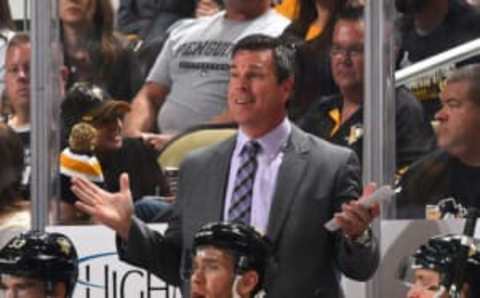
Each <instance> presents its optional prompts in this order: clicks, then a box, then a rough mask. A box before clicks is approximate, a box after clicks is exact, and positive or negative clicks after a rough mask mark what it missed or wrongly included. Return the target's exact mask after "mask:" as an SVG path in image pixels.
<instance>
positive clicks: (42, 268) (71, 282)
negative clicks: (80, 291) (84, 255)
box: [0, 231, 78, 297]
mask: <svg viewBox="0 0 480 298" xmlns="http://www.w3.org/2000/svg"><path fill="white" fill-rule="evenodd" d="M0 274H8V275H13V276H19V277H28V278H35V279H38V280H42V281H45V282H46V283H47V291H48V290H49V285H50V287H51V288H50V290H51V289H52V288H53V285H54V283H56V282H64V283H65V285H66V288H67V296H68V297H70V296H71V294H72V293H73V289H74V287H75V283H76V282H77V278H78V256H77V251H76V249H75V246H74V245H73V243H72V241H71V240H70V239H69V238H68V237H67V236H65V235H63V234H60V233H46V232H39V231H28V232H25V233H22V234H20V235H18V236H15V237H14V238H12V239H11V240H10V241H9V242H8V243H7V245H5V246H4V247H3V248H2V249H1V250H0Z"/></svg>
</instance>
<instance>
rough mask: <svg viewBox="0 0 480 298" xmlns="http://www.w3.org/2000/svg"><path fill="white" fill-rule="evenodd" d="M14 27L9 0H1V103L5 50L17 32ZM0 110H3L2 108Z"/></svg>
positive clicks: (0, 97)
mask: <svg viewBox="0 0 480 298" xmlns="http://www.w3.org/2000/svg"><path fill="white" fill-rule="evenodd" d="M14 28H15V26H14V24H13V21H12V15H11V14H10V6H9V4H8V0H0V103H2V95H3V89H4V88H5V83H4V75H5V66H4V63H5V51H6V49H7V43H8V41H9V40H10V39H11V38H12V37H13V35H14V34H15V33H14V31H13V30H14ZM0 112H2V110H1V108H0Z"/></svg>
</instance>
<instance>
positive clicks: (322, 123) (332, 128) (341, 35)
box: [301, 8, 431, 171]
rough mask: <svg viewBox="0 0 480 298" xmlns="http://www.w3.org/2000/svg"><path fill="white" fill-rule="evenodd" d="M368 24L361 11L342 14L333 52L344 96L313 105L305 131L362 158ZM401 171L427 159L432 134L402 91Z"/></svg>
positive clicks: (399, 111) (333, 66)
mask: <svg viewBox="0 0 480 298" xmlns="http://www.w3.org/2000/svg"><path fill="white" fill-rule="evenodd" d="M363 44H364V21H363V11H362V9H361V8H357V9H350V10H346V11H345V12H343V13H342V14H341V15H340V16H339V18H338V20H337V22H336V24H335V28H334V32H333V38H332V48H331V50H330V56H331V69H332V73H333V78H334V80H335V83H336V84H337V86H338V88H339V89H340V94H339V95H334V96H330V97H321V98H319V99H317V100H316V101H314V102H313V103H312V105H311V107H310V108H309V111H308V112H307V113H306V115H305V116H304V118H303V120H302V121H301V127H302V128H303V129H304V130H305V131H307V132H310V133H312V134H314V135H317V136H319V137H321V138H324V139H326V140H328V141H331V142H333V143H335V144H338V145H342V146H346V147H350V148H351V149H353V150H354V151H355V152H356V153H357V155H358V156H359V158H360V159H361V158H362V143H363V142H362V140H363V101H364V98H363V80H364V78H363V70H364V55H363ZM395 104H396V124H397V138H396V140H397V152H398V153H397V169H398V170H399V171H401V169H402V168H405V167H406V166H408V165H409V164H410V163H412V162H413V161H415V160H417V159H418V158H420V157H421V156H422V155H423V154H426V153H427V152H428V150H429V149H430V147H431V146H430V145H431V134H429V129H428V124H427V122H426V121H425V119H424V117H423V111H422V108H421V106H420V104H419V103H418V102H417V101H416V99H415V98H414V97H413V96H412V95H411V94H410V93H408V91H407V90H405V89H398V90H397V96H396V99H395Z"/></svg>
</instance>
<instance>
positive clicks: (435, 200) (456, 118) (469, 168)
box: [397, 64, 480, 219]
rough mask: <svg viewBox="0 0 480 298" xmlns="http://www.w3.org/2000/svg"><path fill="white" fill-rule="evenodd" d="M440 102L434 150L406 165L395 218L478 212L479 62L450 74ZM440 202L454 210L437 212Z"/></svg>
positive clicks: (479, 161)
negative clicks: (465, 211) (473, 209)
mask: <svg viewBox="0 0 480 298" xmlns="http://www.w3.org/2000/svg"><path fill="white" fill-rule="evenodd" d="M440 99H441V103H442V108H441V109H440V111H438V113H437V114H436V115H435V118H436V120H437V121H438V122H439V124H438V128H437V141H438V146H439V149H438V150H437V151H435V152H433V153H431V154H429V155H428V156H426V157H425V158H424V159H422V160H421V161H419V162H418V163H416V164H414V165H412V167H411V168H410V169H409V171H408V172H407V173H406V174H405V176H404V177H403V178H402V180H401V182H400V184H401V186H402V192H401V193H400V194H399V198H398V200H397V207H398V210H397V217H399V218H423V217H425V216H426V214H428V216H426V217H427V218H432V219H438V218H442V217H445V215H447V214H452V215H454V216H459V215H461V213H462V212H461V210H463V209H464V208H468V207H476V208H480V184H479V183H478V181H480V142H479V140H478V138H479V137H480V64H472V65H468V66H464V67H462V68H459V69H457V70H455V71H453V72H452V73H451V74H450V76H449V77H448V79H447V81H446V86H445V89H444V90H443V91H442V93H441V94H440ZM446 200H449V201H452V200H453V202H454V204H453V205H454V206H456V209H457V210H455V211H453V212H452V210H448V212H447V213H445V212H442V211H443V210H442V208H440V207H441V206H443V205H444V203H445V201H446ZM450 209H451V208H450ZM427 211H428V212H427ZM459 211H460V212H459Z"/></svg>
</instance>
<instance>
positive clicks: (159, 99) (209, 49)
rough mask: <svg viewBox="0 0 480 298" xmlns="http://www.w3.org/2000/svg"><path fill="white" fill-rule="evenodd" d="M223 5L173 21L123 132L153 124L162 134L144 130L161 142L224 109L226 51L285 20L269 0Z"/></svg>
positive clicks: (280, 28) (236, 0) (279, 27)
mask: <svg viewBox="0 0 480 298" xmlns="http://www.w3.org/2000/svg"><path fill="white" fill-rule="evenodd" d="M225 5H226V6H225V10H224V11H221V12H219V13H217V14H215V15H213V16H211V17H205V18H199V19H195V20H187V21H184V22H181V23H177V25H176V27H175V28H173V29H172V30H171V33H170V36H169V38H168V40H167V41H166V44H165V46H164V48H163V49H162V52H161V53H160V55H159V56H158V58H157V61H156V63H155V65H154V66H153V68H152V70H151V72H150V75H149V76H148V78H147V80H146V83H145V84H144V86H143V88H142V89H141V90H140V92H139V93H138V94H137V96H136V97H135V99H134V101H133V104H132V112H130V113H129V114H128V115H127V117H126V123H125V133H126V134H127V135H131V136H132V135H133V136H140V135H141V133H142V132H151V131H154V130H155V129H156V128H155V119H157V122H158V127H157V128H158V129H159V131H160V132H161V133H162V135H153V134H143V136H144V138H145V139H146V140H147V141H148V142H150V143H154V144H156V145H157V147H160V146H161V144H162V143H164V142H165V141H166V140H168V139H170V138H171V135H172V134H176V133H178V132H181V131H183V130H185V129H187V128H190V127H192V126H194V125H197V124H202V123H206V122H209V121H211V120H212V118H214V117H216V116H218V115H223V116H224V117H223V120H222V117H221V116H219V117H218V118H217V119H216V120H217V121H230V117H228V113H227V112H225V110H226V103H227V100H226V98H225V95H226V93H227V85H228V80H229V73H228V70H229V56H230V53H231V49H232V46H233V45H234V43H235V42H236V41H238V40H239V39H240V38H242V37H244V36H247V35H251V34H254V33H259V32H261V33H265V34H267V35H273V36H275V35H279V34H280V33H281V32H282V31H283V29H284V28H285V27H286V26H287V25H288V20H287V19H285V18H284V17H282V16H280V15H278V14H277V13H276V12H274V11H273V10H272V9H271V8H270V1H269V0H260V1H239V0H234V1H226V2H225Z"/></svg>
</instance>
